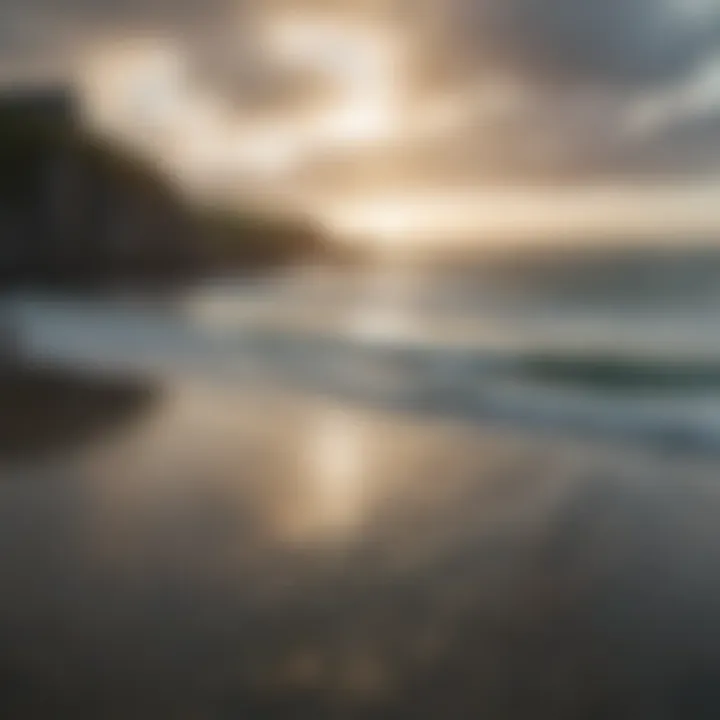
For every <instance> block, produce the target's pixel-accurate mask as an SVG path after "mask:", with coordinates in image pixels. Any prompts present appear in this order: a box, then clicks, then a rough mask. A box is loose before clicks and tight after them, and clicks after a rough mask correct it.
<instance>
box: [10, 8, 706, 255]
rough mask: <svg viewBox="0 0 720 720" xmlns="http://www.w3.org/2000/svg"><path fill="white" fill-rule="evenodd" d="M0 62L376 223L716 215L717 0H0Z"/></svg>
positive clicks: (389, 235)
mask: <svg viewBox="0 0 720 720" xmlns="http://www.w3.org/2000/svg"><path fill="white" fill-rule="evenodd" d="M0 74H1V75H2V78H3V80H4V81H5V82H10V83H23V82H28V81H30V80H33V81H37V80H47V79H70V80H71V81H72V82H74V83H76V84H77V86H78V88H79V89H80V91H81V96H82V98H83V101H84V104H85V108H86V111H87V117H88V118H89V119H90V120H91V121H92V122H94V123H95V124H96V125H98V127H101V128H103V129H105V130H106V131H107V132H110V133H114V134H116V135H120V136H122V137H124V138H126V139H127V140H128V141H129V142H131V143H133V144H135V145H136V146H137V147H139V148H141V149H143V150H145V151H146V152H149V153H152V154H153V155H154V156H156V157H157V158H158V160H159V161H161V162H163V163H164V164H165V165H166V166H167V167H168V168H169V170H170V171H171V172H172V173H173V174H174V175H175V176H177V177H178V178H179V179H180V180H181V182H182V183H183V184H184V185H185V186H187V187H188V188H191V189H192V191H194V192H198V193H205V194H208V195H213V196H217V197H223V198H229V199H231V200H234V199H235V198H239V197H245V196H250V197H270V198H272V201H273V202H275V201H277V202H285V203H288V204H293V203H297V204H298V205H300V206H302V207H307V208H310V209H311V210H313V211H316V212H319V213H320V214H321V215H322V216H323V218H324V219H325V220H327V221H328V222H330V223H333V224H334V225H336V226H337V227H338V228H342V229H343V230H347V231H349V232H353V231H364V232H369V233H371V234H374V235H375V236H378V237H380V236H382V237H384V238H385V240H386V241H389V240H391V239H393V238H401V237H408V236H410V235H413V236H415V237H416V238H417V237H419V236H420V235H422V236H423V237H424V238H428V239H430V241H432V238H433V237H438V236H443V237H447V236H450V235H456V236H461V235H462V236H463V237H486V238H487V237H490V236H491V235H497V236H500V235H503V236H510V235H517V234H520V235H522V234H525V235H532V234H533V233H534V232H535V229H536V228H538V227H540V228H545V229H546V230H550V231H552V232H557V233H561V232H562V231H563V230H566V231H567V230H568V228H570V229H572V231H573V232H577V233H582V232H583V231H584V230H597V231H602V232H606V233H609V234H617V235H623V234H626V233H627V232H643V233H647V234H653V233H655V234H657V233H662V232H665V233H667V232H670V230H669V229H671V232H672V233H673V234H681V229H682V228H683V227H687V228H690V227H692V228H693V231H697V232H708V233H715V232H717V231H720V210H717V209H716V207H715V205H716V198H720V195H719V194H718V192H717V188H718V187H720V0H334V1H330V0H254V1H253V0H127V1H126V2H125V3H123V4H122V5H121V4H120V3H117V2H116V1H115V0H22V1H20V0H13V1H12V2H11V1H10V0H0ZM421 231H422V232H421ZM588 234H592V233H588ZM718 235H720V233H718Z"/></svg>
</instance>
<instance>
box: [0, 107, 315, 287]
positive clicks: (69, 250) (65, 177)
mask: <svg viewBox="0 0 720 720" xmlns="http://www.w3.org/2000/svg"><path fill="white" fill-rule="evenodd" d="M328 247H329V244H328V243H327V242H326V238H325V236H324V233H323V232H322V229H321V228H319V227H316V226H314V225H313V224H311V223H309V222H307V221H305V220H302V219H298V218H280V217H274V216H267V215H259V214H257V213H254V212H252V211H249V212H244V213H240V212H230V211H224V212H219V211H209V210H205V211H202V212H200V211H199V210H198V209H197V208H194V207H191V206H189V205H188V204H187V203H186V202H185V201H184V200H183V198H182V196H181V194H180V193H179V192H178V191H177V189H176V188H175V187H174V186H173V185H172V183H171V182H170V181H169V180H168V179H167V178H165V177H164V176H163V175H162V173H161V172H159V170H157V169H156V168H154V167H152V166H151V165H149V164H148V163H146V162H144V161H142V160H141V159H139V158H138V157H134V156H132V155H131V154H130V153H128V151H127V150H126V149H120V148H117V147H113V146H111V145H110V144H109V143H108V142H106V141H100V140H99V139H97V138H95V137H93V136H92V135H91V134H89V133H88V132H87V131H85V130H84V129H82V128H80V127H78V126H77V124H75V123H74V122H73V120H72V117H71V116H67V117H65V116H64V115H63V114H62V111H58V105H57V103H54V104H53V103H43V102H39V101H38V102H35V103H32V102H28V100H27V98H23V99H22V102H19V101H16V102H13V101H8V100H7V98H5V99H4V100H0V283H2V284H4V285H7V284H8V283H11V284H16V283H32V284H56V283H60V284H68V283H70V284H77V283H83V284H86V283H92V284H103V283H115V282H123V281H132V282H136V281H141V282H156V281H166V280H175V279H178V278H185V277H194V276H197V275H200V274H202V273H215V272H221V271H240V270H253V269H257V268H260V267H267V266H271V265H275V264H283V263H289V262H294V261H297V260H303V259H307V258H308V257H319V256H322V255H323V254H324V253H327V252H328Z"/></svg>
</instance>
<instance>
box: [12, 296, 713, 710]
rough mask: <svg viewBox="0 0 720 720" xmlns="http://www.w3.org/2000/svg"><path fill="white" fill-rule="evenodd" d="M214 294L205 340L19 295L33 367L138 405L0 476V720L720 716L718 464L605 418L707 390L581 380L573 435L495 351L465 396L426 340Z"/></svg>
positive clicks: (204, 321) (650, 417)
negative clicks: (74, 377) (645, 388)
mask: <svg viewBox="0 0 720 720" xmlns="http://www.w3.org/2000/svg"><path fill="white" fill-rule="evenodd" d="M315 291H317V288H315ZM242 292H246V291H245V290H243V291H242ZM223 293H224V297H225V298H226V300H225V301H224V302H226V304H225V312H226V317H225V320H224V321H223V322H222V323H218V320H217V315H215V317H214V318H213V320H212V322H211V321H210V319H209V317H208V314H207V306H205V308H204V310H203V311H200V312H198V307H199V305H202V303H199V301H198V297H197V296H196V297H195V298H192V300H190V301H188V302H187V303H186V305H185V306H184V308H179V307H178V306H173V307H170V308H168V307H165V308H159V307H157V306H155V307H154V308H151V307H150V306H148V305H147V304H140V305H138V304H128V303H127V301H123V302H117V301H112V302H110V301H107V302H99V301H94V302H93V303H89V302H88V301H78V300H73V301H65V302H60V301H59V299H58V298H52V299H45V300H44V301H41V300H40V299H38V298H24V299H23V300H22V303H21V305H20V310H21V312H22V316H23V318H24V321H25V325H24V328H25V331H26V338H27V339H28V343H29V347H30V349H31V352H32V353H33V354H35V355H36V356H37V357H39V358H42V359H44V360H46V361H48V360H52V361H54V362H64V363H69V364H72V365H73V366H75V367H78V366H79V367H84V368H85V369H86V370H87V371H88V372H102V373H110V374H111V375H114V374H127V373H130V374H132V375H134V376H139V377H143V378H146V380H147V381H148V382H154V383H156V384H157V393H154V394H153V397H155V400H154V402H153V403H151V404H150V405H148V406H147V407H146V408H145V409H144V410H143V412H142V413H140V414H136V415H134V416H133V417H132V418H128V419H127V420H126V421H125V422H124V423H121V424H119V425H118V424H114V425H113V427H112V430H108V431H107V432H106V433H105V434H104V435H103V436H102V437H98V436H97V435H94V436H93V437H92V438H91V439H90V438H88V439H87V440H86V441H82V440H79V441H75V442H74V443H73V444H72V446H67V447H65V448H64V449H58V450H55V451H54V452H53V454H51V455H49V456H42V457H39V456H33V455H29V456H25V457H23V458H21V459H18V458H14V459H13V462H12V464H11V463H9V462H8V463H5V464H4V465H2V466H0V579H1V580H2V587H3V592H2V593H0V636H1V637H2V643H1V644H0V677H1V678H2V679H3V683H2V688H3V690H2V692H0V711H2V714H3V716H4V717H8V718H22V719H24V718H59V717H60V718H62V717H72V718H93V719H94V718H122V719H123V720H125V719H128V720H129V719H130V718H133V719H135V718H139V719H141V720H144V719H145V718H148V720H149V719H150V718H153V719H155V718H172V719H175V718H177V719H178V720H180V719H184V718H188V719H190V718H193V719H194V718H208V719H210V720H214V719H215V718H218V719H223V720H224V719H225V718H241V717H251V718H258V719H261V720H262V719H265V718H268V719H275V718H277V719H285V718H287V719H290V718H292V719H293V720H296V719H301V720H302V719H304V718H308V719H310V718H312V719H313V720H315V719H322V718H328V719H335V718H370V719H374V718H402V719H404V718H418V717H419V718H433V719H434V718H448V717H451V718H470V717H489V718H493V719H498V720H503V719H504V718H507V719H509V720H515V719H518V720H519V719H520V718H523V719H524V718H527V717H533V718H548V719H550V718H552V719H553V720H558V719H562V718H606V717H607V718H613V719H616V718H619V719H624V718H627V719H628V720H631V719H632V720H635V719H636V718H639V717H640V718H645V717H652V718H678V719H680V718H682V719H683V720H684V719H685V718H716V717H718V715H719V714H720V691H718V686H717V683H716V682H715V674H716V669H717V667H718V663H719V662H720V612H719V611H718V608H719V607H720V580H718V577H719V575H718V572H717V571H718V567H720V523H718V522H717V520H718V517H719V513H720V485H718V482H717V479H718V470H719V469H720V461H719V460H718V459H717V457H716V456H715V455H714V454H713V453H706V452H703V453H697V452H695V451H694V449H693V446H692V445H690V446H688V445H687V444H681V445H682V448H681V449H682V452H669V450H673V447H672V446H671V447H668V444H667V443H664V442H659V443H658V442H657V440H658V437H657V436H656V437H655V440H656V442H649V441H648V439H647V437H645V436H643V437H640V436H636V435H634V434H633V433H632V432H631V431H630V429H629V428H632V427H635V425H633V424H631V423H630V422H629V421H628V420H627V416H626V414H625V411H624V410H623V411H622V412H620V411H619V410H618V408H623V407H625V408H628V407H632V408H634V411H635V412H638V407H639V406H643V407H646V409H645V410H644V411H643V412H644V413H645V415H644V416H643V418H642V420H643V423H644V424H643V423H640V424H639V425H638V427H643V428H647V427H652V423H651V421H653V422H654V421H655V420H656V410H657V408H658V407H660V406H659V405H657V404H654V403H656V402H662V403H665V404H664V405H663V407H664V408H665V411H664V414H663V415H662V417H670V418H672V419H673V421H674V422H676V421H678V418H682V412H681V408H684V407H686V403H690V405H692V407H699V405H698V403H699V402H700V401H702V402H703V403H706V405H704V407H706V408H707V409H706V414H707V418H708V422H707V423H706V424H703V425H702V429H703V431H705V430H706V429H707V428H708V427H711V426H712V422H711V421H712V418H713V417H714V416H713V414H712V413H713V412H714V410H713V408H714V407H715V406H714V405H713V401H712V398H710V400H708V399H706V398H702V397H701V398H700V400H698V399H697V398H694V399H693V398H689V399H688V398H684V397H683V398H680V399H678V398H677V397H672V398H670V399H668V398H665V399H663V398H660V399H656V398H653V397H650V398H649V399H648V398H645V400H642V401H641V400H639V399H634V400H633V399H631V400H630V403H629V404H628V401H627V398H625V397H623V394H622V393H621V394H620V397H610V398H608V397H605V396H603V395H601V396H600V397H598V396H597V394H595V395H593V394H592V393H590V392H589V391H586V390H584V389H581V390H580V391H573V392H572V393H571V395H572V398H574V399H573V400H572V403H575V405H573V407H582V408H583V410H582V413H581V412H580V411H579V410H573V412H575V413H576V415H572V414H570V411H569V408H570V401H569V400H567V396H566V395H565V394H563V393H565V392H566V391H563V393H560V394H558V392H557V389H556V388H553V387H549V386H548V387H545V386H541V387H537V386H536V385H531V386H524V385H523V384H522V383H519V382H518V381H513V382H510V383H509V384H508V385H507V387H505V386H502V383H499V382H498V380H497V378H496V376H494V375H492V373H493V372H497V370H496V367H495V362H496V360H497V357H498V355H497V353H498V352H500V350H499V349H498V348H490V347H489V346H485V345H483V346H482V347H479V346H478V345H477V344H476V345H475V346H473V348H472V353H474V354H473V355H472V357H473V363H476V364H475V365H473V368H474V369H473V372H472V373H469V374H465V375H464V374H463V373H462V372H460V370H459V369H458V366H457V363H456V360H457V355H456V354H455V353H456V350H455V349H452V348H451V347H450V345H449V344H447V343H445V342H444V341H443V342H441V341H439V340H434V341H432V342H428V340H427V339H424V340H423V341H422V342H420V341H419V340H414V341H413V342H412V343H408V342H404V343H403V342H399V341H398V340H397V339H395V336H394V335H392V334H389V335H388V334H383V333H380V334H379V335H378V333H377V332H374V333H372V334H371V335H370V336H368V335H367V334H365V333H362V334H361V335H360V336H359V337H358V336H354V337H353V339H352V342H349V340H348V337H349V335H348V334H347V333H345V334H343V333H341V332H340V326H339V325H335V326H334V328H333V329H332V330H330V329H328V328H329V327H332V326H330V325H326V326H325V327H324V329H321V330H322V332H320V330H314V331H312V332H311V330H310V329H309V328H307V327H298V325H293V326H292V327H290V328H288V327H287V326H285V327H281V326H279V325H278V324H277V323H278V321H279V320H282V319H283V316H284V317H285V321H286V322H287V318H288V317H289V314H287V315H286V314H285V313H279V312H277V310H278V308H279V309H282V308H283V305H282V303H280V302H279V301H278V300H277V295H274V292H273V291H272V289H271V290H270V291H268V290H267V289H266V290H264V293H266V294H265V295H263V293H262V292H260V291H259V290H258V289H257V288H254V289H253V290H252V292H250V297H246V298H244V299H241V300H232V302H231V303H230V309H229V310H228V305H227V291H226V290H224V291H223ZM203 297H204V298H205V301H206V302H207V301H208V298H212V297H213V296H212V295H207V294H206V295H204V296H203ZM373 297H377V295H374V296H373ZM261 298H264V299H261ZM212 302H213V303H216V302H217V301H216V300H215V299H212ZM246 302H251V303H252V304H254V309H253V310H248V312H247V313H246V314H245V315H244V316H243V315H242V313H238V312H237V303H239V304H240V305H243V304H244V303H246ZM233 303H236V305H235V306H233ZM263 303H269V304H270V306H273V307H274V308H275V314H274V315H273V316H272V317H274V319H275V324H274V325H273V323H272V322H270V319H269V318H268V315H267V314H263V313H259V312H258V305H260V304H263ZM292 304H294V305H297V303H296V302H295V303H291V305H292ZM351 306H352V308H353V312H354V313H358V312H359V313H360V314H362V312H364V311H363V310H362V304H361V303H358V302H357V301H353V303H351ZM264 307H265V308H266V309H267V307H268V305H264ZM284 307H287V305H285V306H284ZM339 307H340V303H336V308H334V310H338V308H339ZM373 307H376V306H373ZM299 309H302V308H299ZM338 313H339V310H338ZM228 314H229V316H230V317H229V318H228ZM340 314H342V313H340ZM239 317H241V318H242V317H244V320H242V321H241V320H239V319H238V318H239ZM353 317H356V318H357V314H355V315H353ZM228 320H231V322H232V325H233V326H234V328H235V329H234V330H233V331H232V332H231V331H230V330H229V329H228ZM481 321H482V317H481V316H480V315H478V317H477V319H476V323H478V324H480V323H481ZM338 322H339V320H338ZM506 322H507V320H506ZM498 323H499V324H501V323H500V320H498ZM364 327H365V328H367V325H365V326H364ZM375 327H377V326H375ZM386 327H387V326H386ZM350 336H352V333H351V334H350ZM322 338H326V339H325V340H322ZM328 338H329V340H328ZM393 342H394V345H393ZM327 343H330V346H328V344H327ZM389 344H390V347H389ZM398 346H399V348H400V350H402V352H400V350H398ZM338 347H339V349H338ZM408 347H412V348H415V350H414V351H413V353H410V354H409V355H408V352H407V348H408ZM333 348H335V349H333ZM438 353H439V354H438ZM353 356H354V357H355V358H356V361H354V362H351V361H352V357H353ZM513 357H515V356H511V357H508V352H507V348H506V347H505V348H502V352H500V359H501V362H500V365H501V367H502V368H505V367H506V366H507V364H508V362H510V361H511V360H512V358H513ZM358 358H359V359H358ZM463 358H466V355H461V359H463ZM489 359H490V360H492V361H490V360H489ZM331 360H332V362H330V361H331ZM451 361H452V362H451ZM453 363H455V364H453ZM418 364H419V365H420V367H419V368H418V367H416V366H417V365H418ZM438 367H440V370H438ZM299 368H304V370H303V371H302V372H301V371H300V370H299ZM308 369H309V370H315V372H312V373H309V372H308ZM471 380H472V382H477V383H479V384H480V385H482V387H483V388H484V389H485V392H487V388H488V387H489V388H493V387H495V392H496V393H499V394H497V395H495V396H494V397H495V401H494V404H493V403H491V402H489V400H488V396H487V395H483V396H482V398H483V403H482V406H479V405H478V404H476V403H475V404H474V403H469V402H468V400H467V396H468V393H467V388H468V387H469V383H470V381H471ZM448 383H450V386H448ZM453 383H454V385H453ZM500 386H502V387H500ZM398 387H399V389H398ZM503 387H504V388H505V389H503ZM428 388H430V391H429V390H428ZM498 388H499V389H498ZM578 392H579V394H578ZM546 393H549V394H546ZM538 394H539V395H541V396H542V398H543V399H542V402H539V401H538V399H537V398H538ZM448 398H451V401H448ZM548 398H552V402H553V403H558V404H559V405H558V407H556V409H555V411H554V412H555V413H556V418H557V421H556V422H555V423H554V424H552V423H550V422H549V420H548V418H549V415H548V404H547V403H548V402H549V400H548ZM421 399H422V400H423V402H420V400H421ZM510 400H512V401H513V402H514V403H515V406H513V405H512V404H511V403H510ZM462 401H465V404H464V405H463V402H462ZM622 403H625V405H623V404H622ZM643 403H645V404H646V405H643ZM468 405H469V411H466V412H459V411H458V408H461V409H462V408H463V407H464V408H465V409H466V410H467V409H468ZM690 405H687V407H690ZM603 407H604V408H605V409H604V410H602V411H600V410H598V408H603ZM587 408H591V409H592V413H590V414H588V412H587ZM683 412H688V411H683ZM533 413H534V414H533ZM603 413H607V415H608V417H609V418H610V420H611V421H612V422H609V421H608V422H603V423H599V422H598V421H597V420H595V425H592V426H589V425H586V426H585V427H586V430H587V431H586V432H582V433H578V432H576V429H577V428H576V427H574V426H577V425H579V424H580V420H578V418H585V422H586V419H587V418H588V417H592V418H597V417H600V416H601V415H602V414H603ZM528 417H530V418H534V420H533V422H528V421H527V418H528ZM573 418H575V419H574V420H573ZM623 418H625V420H624V422H625V423H626V425H624V426H623V425H621V426H616V425H613V423H617V422H618V421H619V420H621V419H623ZM693 418H695V416H693ZM683 422H684V421H683ZM648 423H649V424H648ZM611 425H612V426H613V427H620V432H609V428H610V426H611ZM682 427H683V428H685V427H687V425H686V424H683V425H682ZM693 427H694V426H693ZM698 427H699V426H698ZM622 428H625V430H623V429H622ZM676 439H677V437H676Z"/></svg>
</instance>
